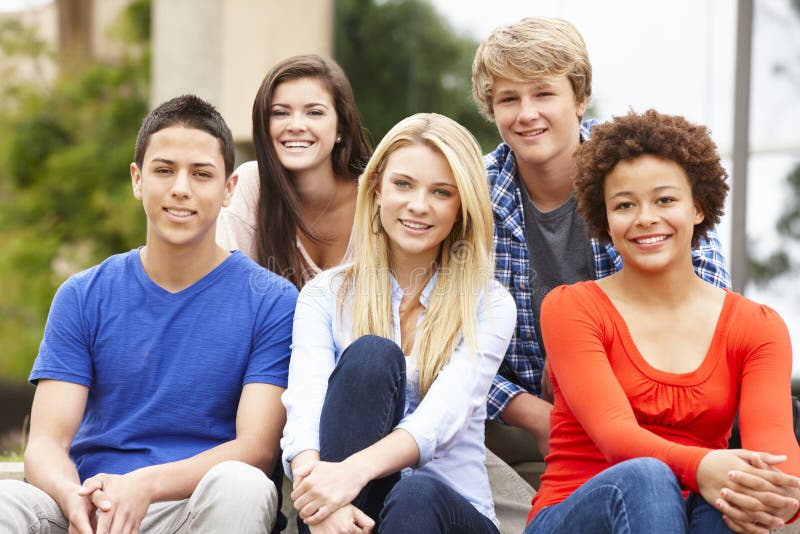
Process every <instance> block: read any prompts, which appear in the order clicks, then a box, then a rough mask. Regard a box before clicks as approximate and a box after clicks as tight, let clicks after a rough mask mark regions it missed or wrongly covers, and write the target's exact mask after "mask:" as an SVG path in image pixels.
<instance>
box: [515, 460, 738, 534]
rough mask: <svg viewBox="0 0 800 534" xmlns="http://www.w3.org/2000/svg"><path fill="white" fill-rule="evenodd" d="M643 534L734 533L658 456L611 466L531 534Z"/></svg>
mask: <svg viewBox="0 0 800 534" xmlns="http://www.w3.org/2000/svg"><path fill="white" fill-rule="evenodd" d="M561 532H563V533H573V532H592V533H614V534H628V533H631V534H637V533H645V532H648V533H649V532H669V533H675V534H680V533H692V534H718V533H719V534H723V533H724V534H728V533H730V532H732V531H731V530H730V529H729V528H728V527H727V526H726V525H725V522H724V521H723V520H722V514H721V513H720V512H719V511H717V510H716V509H714V508H713V507H712V506H711V505H710V504H708V503H707V502H706V501H705V500H704V499H703V498H702V497H701V496H699V495H696V494H690V496H689V498H688V499H684V498H683V494H682V493H681V488H680V485H679V484H678V479H677V478H676V477H675V474H674V473H673V472H672V470H671V469H670V468H669V467H667V465H666V464H665V463H664V462H662V461H660V460H656V459H655V458H635V459H633V460H628V461H625V462H621V463H619V464H617V465H614V466H612V467H609V468H608V469H606V470H605V471H603V472H601V473H599V474H597V475H595V476H594V477H592V478H591V479H589V480H588V481H586V482H585V483H584V484H583V485H582V486H581V487H579V488H578V489H577V490H575V491H574V492H573V493H572V495H570V496H569V497H567V499H565V500H564V501H562V502H560V503H558V504H555V505H552V506H546V507H545V508H543V509H541V510H540V511H539V513H537V514H536V516H535V517H534V518H533V520H532V521H531V522H530V523H528V526H527V527H526V528H525V534H534V533H535V534H540V533H541V534H544V533H548V534H549V533H553V534H555V533H561Z"/></svg>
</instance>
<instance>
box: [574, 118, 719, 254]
mask: <svg viewBox="0 0 800 534" xmlns="http://www.w3.org/2000/svg"><path fill="white" fill-rule="evenodd" d="M645 154H649V155H653V156H656V157H659V158H662V159H665V160H669V161H674V162H675V163H677V164H678V165H680V166H681V168H682V169H683V170H684V172H686V176H687V177H688V178H689V185H690V186H691V188H692V199H693V201H694V202H695V204H696V205H697V207H698V208H699V209H700V211H702V212H703V215H704V218H703V221H702V222H700V223H699V224H697V225H696V226H695V227H694V232H693V234H692V246H697V244H698V242H699V241H700V238H702V237H706V235H707V234H708V231H709V230H711V229H712V228H713V227H714V226H715V225H716V224H719V220H720V217H721V216H722V214H723V213H724V207H725V196H726V195H727V193H728V189H729V187H728V184H727V183H726V179H727V177H728V175H727V173H726V172H725V169H724V168H723V167H722V164H721V163H720V158H719V154H718V153H717V146H716V145H715V144H714V141H712V140H711V135H710V132H709V130H708V128H706V127H705V126H701V125H696V124H692V123H690V122H689V121H687V120H686V119H685V118H684V117H681V116H678V115H665V114H662V113H658V112H657V111H655V110H652V109H649V110H647V111H645V112H644V113H642V114H636V113H634V112H630V113H628V114H627V115H624V116H622V117H614V119H613V120H612V121H611V122H608V123H605V124H599V125H597V126H595V127H594V129H593V130H592V135H591V138H590V139H589V140H588V141H586V142H584V143H583V144H581V146H580V147H579V148H578V150H577V151H576V152H575V163H576V167H577V169H576V174H575V179H574V182H575V193H576V196H577V200H578V210H579V211H580V213H581V215H583V218H584V219H585V220H586V226H587V229H588V231H589V234H590V235H591V236H592V237H595V238H597V239H599V240H601V241H604V242H608V241H610V240H611V238H610V236H609V235H608V219H607V217H606V203H605V194H604V184H605V178H606V176H607V175H608V174H609V173H610V172H612V171H613V170H614V167H615V166H616V165H617V163H619V162H620V161H626V160H632V159H635V158H637V157H639V156H642V155H645Z"/></svg>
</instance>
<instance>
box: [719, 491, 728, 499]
mask: <svg viewBox="0 0 800 534" xmlns="http://www.w3.org/2000/svg"><path fill="white" fill-rule="evenodd" d="M719 493H720V495H722V496H723V497H727V496H728V490H726V489H724V490H722V491H720V492H719Z"/></svg>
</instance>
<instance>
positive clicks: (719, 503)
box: [716, 499, 722, 508]
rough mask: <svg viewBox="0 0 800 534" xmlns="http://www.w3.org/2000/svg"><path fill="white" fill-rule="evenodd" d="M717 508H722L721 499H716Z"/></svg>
mask: <svg viewBox="0 0 800 534" xmlns="http://www.w3.org/2000/svg"><path fill="white" fill-rule="evenodd" d="M716 504H717V508H722V499H717V503H716Z"/></svg>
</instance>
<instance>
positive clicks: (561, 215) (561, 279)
mask: <svg viewBox="0 0 800 534" xmlns="http://www.w3.org/2000/svg"><path fill="white" fill-rule="evenodd" d="M517 184H518V186H519V188H520V192H521V193H522V208H523V214H524V218H525V241H526V242H527V244H528V254H529V255H530V260H531V261H530V265H531V273H530V284H531V290H532V299H531V300H532V304H533V321H534V328H535V332H536V336H537V337H538V341H539V347H540V349H541V351H542V356H546V354H545V348H544V344H543V343H542V334H541V328H540V325H541V321H540V317H541V310H542V300H543V299H544V297H545V295H547V294H548V293H549V292H550V290H551V289H553V288H554V287H557V286H560V285H562V284H574V283H575V282H582V281H584V280H592V279H594V260H593V256H592V246H591V242H590V241H589V236H588V234H587V232H586V225H585V223H584V222H583V219H582V218H581V216H580V215H579V214H578V212H577V211H576V207H577V202H576V201H575V195H574V194H573V195H570V197H569V199H568V200H567V201H566V202H565V203H564V204H562V205H561V206H559V207H557V208H556V209H554V210H551V211H546V212H544V211H539V209H538V208H537V207H536V206H535V205H534V204H533V202H532V201H531V197H530V195H529V194H528V190H527V189H526V188H525V185H524V184H523V183H522V180H519V179H518V180H517Z"/></svg>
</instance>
